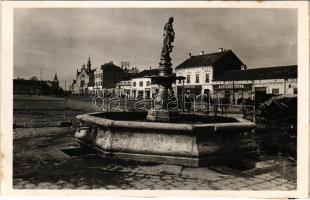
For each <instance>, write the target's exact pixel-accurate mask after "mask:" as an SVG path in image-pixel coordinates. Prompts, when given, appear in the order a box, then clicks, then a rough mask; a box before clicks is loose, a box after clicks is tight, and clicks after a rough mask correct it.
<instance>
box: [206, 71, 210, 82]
mask: <svg viewBox="0 0 310 200" xmlns="http://www.w3.org/2000/svg"><path fill="white" fill-rule="evenodd" d="M206 83H210V74H209V73H206Z"/></svg>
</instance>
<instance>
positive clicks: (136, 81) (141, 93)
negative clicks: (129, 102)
mask: <svg viewBox="0 0 310 200" xmlns="http://www.w3.org/2000/svg"><path fill="white" fill-rule="evenodd" d="M154 75H158V69H149V70H143V71H142V72H140V73H138V74H136V75H135V76H133V77H132V79H131V92H130V94H131V97H133V98H137V97H143V98H151V97H153V95H154V94H155V93H157V90H158V86H157V85H155V84H151V78H149V76H154Z"/></svg>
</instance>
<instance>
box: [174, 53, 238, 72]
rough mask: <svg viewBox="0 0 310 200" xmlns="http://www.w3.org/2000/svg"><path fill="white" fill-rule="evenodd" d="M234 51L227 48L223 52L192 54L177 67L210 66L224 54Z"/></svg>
mask: <svg viewBox="0 0 310 200" xmlns="http://www.w3.org/2000/svg"><path fill="white" fill-rule="evenodd" d="M229 53H233V52H232V51H231V50H226V51H222V52H216V53H209V54H204V55H196V56H191V57H190V58H188V59H187V60H185V61H184V62H182V63H181V64H179V65H178V66H177V67H176V69H181V68H191V67H199V66H210V65H212V64H214V63H215V62H216V61H218V60H219V59H220V58H222V57H223V56H224V55H226V54H229Z"/></svg>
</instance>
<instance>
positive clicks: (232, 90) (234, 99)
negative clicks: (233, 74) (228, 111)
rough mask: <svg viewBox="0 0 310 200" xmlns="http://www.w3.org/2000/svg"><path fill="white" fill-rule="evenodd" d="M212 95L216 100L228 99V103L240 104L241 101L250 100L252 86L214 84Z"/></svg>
mask: <svg viewBox="0 0 310 200" xmlns="http://www.w3.org/2000/svg"><path fill="white" fill-rule="evenodd" d="M213 90H214V94H215V95H216V96H217V97H218V98H222V99H224V98H225V99H229V102H230V103H234V104H241V103H242V100H243V99H248V98H252V84H216V85H213Z"/></svg>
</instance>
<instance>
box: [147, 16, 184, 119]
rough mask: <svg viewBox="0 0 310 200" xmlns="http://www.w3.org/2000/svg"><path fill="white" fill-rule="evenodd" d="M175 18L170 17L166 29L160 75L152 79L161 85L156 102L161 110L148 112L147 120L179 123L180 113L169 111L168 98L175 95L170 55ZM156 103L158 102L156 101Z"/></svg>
mask: <svg viewBox="0 0 310 200" xmlns="http://www.w3.org/2000/svg"><path fill="white" fill-rule="evenodd" d="M173 21H174V19H173V17H170V18H169V20H168V22H167V23H166V25H165V27H164V34H163V35H164V42H163V48H162V51H161V58H160V63H159V68H158V71H159V73H158V75H156V76H152V77H150V78H151V80H152V82H155V83H156V84H158V85H159V90H158V94H157V96H156V97H155V100H157V102H158V101H160V103H161V104H160V108H157V109H155V110H150V111H148V115H147V119H148V120H149V121H158V122H177V121H179V112H177V111H171V110H169V109H168V96H169V93H170V94H172V93H173V89H172V83H173V82H175V80H176V76H175V75H173V73H172V68H171V66H172V64H171V57H170V53H171V52H172V49H173V46H172V43H173V42H174V35H175V33H174V30H173V26H172V23H173ZM155 103H156V101H155Z"/></svg>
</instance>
